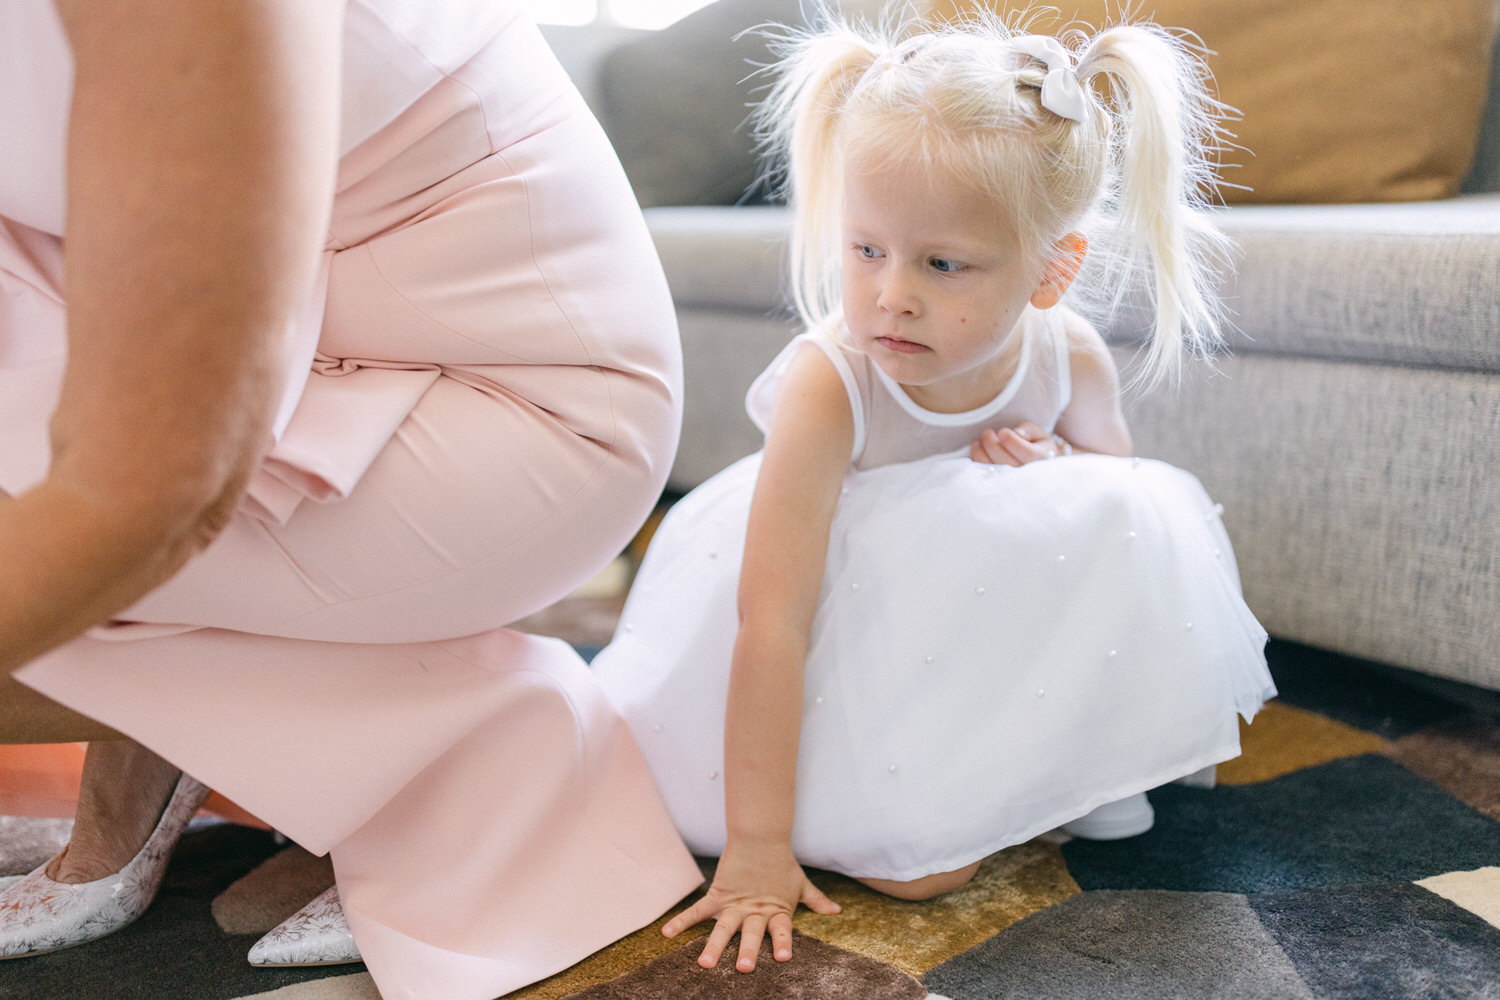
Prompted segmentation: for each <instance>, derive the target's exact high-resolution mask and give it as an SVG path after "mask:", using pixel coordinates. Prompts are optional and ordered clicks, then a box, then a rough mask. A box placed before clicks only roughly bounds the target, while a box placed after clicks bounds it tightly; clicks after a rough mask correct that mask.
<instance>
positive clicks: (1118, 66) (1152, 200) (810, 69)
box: [756, 11, 1227, 385]
mask: <svg viewBox="0 0 1500 1000" xmlns="http://www.w3.org/2000/svg"><path fill="white" fill-rule="evenodd" d="M816 20H817V21H818V24H817V25H816V26H815V27H814V28H812V29H809V30H807V31H802V32H797V31H788V32H785V33H784V34H782V35H780V36H779V37H778V38H776V39H775V40H774V41H773V48H774V51H776V53H777V54H778V55H779V56H780V57H781V59H780V62H779V63H777V64H775V65H773V66H772V67H769V71H770V72H773V73H774V74H775V82H774V84H773V85H772V88H771V90H770V93H769V94H768V96H767V97H766V99H765V100H764V101H763V102H762V103H761V104H760V106H759V108H758V109H757V111H756V122H757V125H758V129H759V135H760V137H761V140H762V142H763V149H764V151H765V153H766V154H767V159H768V162H769V163H770V164H771V169H772V172H773V174H774V173H776V172H779V171H782V170H784V171H785V173H784V177H783V178H782V179H783V182H784V187H785V189H786V191H787V194H788V197H789V200H790V202H791V205H792V209H793V213H794V223H793V227H792V242H791V265H792V267H791V276H790V280H791V294H792V300H793V304H794V305H795V307H796V309H797V311H798V313H799V314H800V315H801V318H802V319H803V321H804V322H806V323H808V324H809V325H810V326H813V327H819V326H823V325H825V324H826V323H827V322H828V321H829V320H830V318H831V317H836V316H837V315H838V314H839V309H840V307H839V294H840V266H841V265H840V262H841V259H842V254H841V248H842V236H841V230H842V224H841V221H840V215H841V210H842V203H843V173H844V165H845V163H846V162H847V161H848V159H850V158H851V156H852V155H854V154H858V156H859V157H860V159H861V161H862V162H871V158H874V162H875V163H876V164H877V166H878V164H880V163H881V162H886V163H919V164H921V163H936V164H941V165H942V166H944V167H945V168H947V169H949V170H951V171H953V172H954V173H955V174H956V175H957V176H958V177H959V178H960V179H961V180H962V181H964V182H966V183H968V184H970V185H971V186H973V187H974V188H975V189H977V190H979V191H982V192H987V193H988V194H989V196H990V197H991V198H992V199H993V200H994V202H995V204H997V205H1000V206H1003V207H1004V209H1005V210H1006V212H1007V214H1008V215H1009V217H1010V219H1011V221H1012V222H1013V224H1014V229H1015V232H1016V234H1017V236H1018V237H1019V239H1020V244H1021V253H1022V259H1023V261H1025V262H1026V264H1027V266H1029V267H1033V268H1035V269H1036V270H1037V273H1038V275H1039V276H1040V274H1041V269H1042V268H1043V267H1045V266H1046V265H1047V264H1049V263H1051V262H1052V260H1053V259H1054V257H1055V256H1056V255H1057V254H1058V253H1059V250H1058V241H1059V240H1060V239H1061V238H1062V237H1063V236H1065V235H1066V234H1068V233H1069V232H1072V231H1075V230H1076V231H1080V232H1083V233H1084V235H1085V236H1086V237H1087V238H1088V239H1089V242H1090V246H1091V253H1090V255H1089V260H1088V264H1087V266H1086V274H1085V276H1084V280H1082V281H1080V282H1077V283H1076V287H1078V289H1079V292H1080V293H1083V295H1082V298H1083V302H1082V303H1081V304H1082V305H1083V306H1084V307H1085V309H1088V308H1089V307H1090V306H1092V307H1095V308H1102V309H1112V308H1114V307H1116V306H1118V305H1119V304H1120V299H1121V297H1122V296H1123V295H1125V294H1126V291H1127V289H1128V288H1129V287H1131V284H1132V282H1133V281H1137V280H1139V279H1140V278H1141V277H1144V278H1145V281H1144V284H1145V286H1146V290H1147V293H1148V294H1149V296H1150V299H1151V301H1152V303H1153V305H1154V306H1155V313H1156V321H1155V328H1154V331H1153V334H1152V337H1151V346H1150V350H1149V352H1148V355H1147V357H1146V360H1145V364H1144V367H1143V371H1142V372H1141V373H1140V376H1139V379H1140V381H1142V382H1144V383H1146V384H1148V385H1149V384H1153V383H1155V382H1156V381H1157V380H1159V379H1160V378H1161V377H1162V376H1163V375H1172V376H1175V375H1176V373H1177V372H1178V370H1179V368H1180V363H1181V357H1182V354H1183V350H1184V347H1186V348H1187V349H1188V350H1189V351H1190V352H1191V353H1193V354H1195V355H1202V356H1207V355H1209V354H1211V353H1212V352H1213V351H1214V350H1215V349H1217V348H1218V347H1219V345H1220V344H1221V342H1222V341H1221V335H1220V332H1219V326H1220V316H1219V305H1218V299H1217V296H1216V295H1215V293H1214V286H1215V285H1216V283H1217V279H1218V273H1219V270H1220V268H1221V267H1222V266H1223V264H1224V262H1225V261H1226V259H1227V241H1226V240H1225V239H1224V237H1223V236H1222V235H1221V234H1220V233H1219V231H1218V230H1217V228H1216V227H1215V226H1214V225H1213V224H1212V222H1211V221H1210V220H1209V219H1208V218H1207V217H1206V215H1205V213H1204V212H1203V211H1202V209H1203V208H1204V207H1205V203H1206V201H1207V197H1208V193H1210V192H1212V190H1213V185H1214V177H1213V172H1212V170H1211V168H1210V165H1209V160H1208V153H1210V152H1211V151H1212V150H1213V149H1214V148H1215V145H1216V141H1217V136H1218V134H1219V133H1218V129H1219V122H1220V120H1221V116H1222V110H1223V109H1222V106H1221V105H1219V104H1218V103H1217V102H1216V101H1215V100H1214V99H1213V98H1212V97H1211V96H1210V95H1209V93H1208V89H1207V86H1206V83H1207V70H1206V68H1205V67H1204V66H1203V64H1202V62H1201V60H1199V59H1198V58H1197V57H1196V56H1195V54H1194V53H1193V51H1192V50H1191V49H1190V48H1189V47H1188V46H1187V45H1186V44H1185V43H1184V42H1182V41H1181V40H1180V39H1178V38H1177V37H1176V36H1174V35H1172V34H1170V33H1168V32H1167V31H1166V30H1165V29H1163V28H1160V27H1158V26H1156V25H1154V24H1123V25H1118V26H1115V27H1112V28H1108V29H1105V30H1103V31H1100V32H1098V33H1096V34H1093V35H1089V34H1087V33H1085V32H1083V31H1071V32H1068V33H1067V34H1066V35H1065V36H1063V37H1062V38H1060V39H1059V41H1060V42H1061V43H1062V44H1063V45H1064V47H1065V48H1066V49H1067V51H1068V53H1069V55H1070V56H1071V57H1072V59H1074V60H1076V67H1075V68H1074V69H1073V70H1065V72H1075V73H1076V77H1077V80H1078V83H1079V85H1080V87H1081V89H1082V92H1083V95H1084V102H1083V110H1082V113H1081V118H1082V120H1081V121H1075V120H1073V119H1071V118H1065V117H1062V116H1061V115H1060V114H1058V113H1055V112H1054V111H1052V110H1049V109H1048V108H1047V107H1045V106H1044V105H1043V103H1042V98H1041V88H1042V84H1043V80H1044V79H1045V77H1046V76H1047V67H1046V66H1044V65H1043V64H1042V62H1041V60H1039V59H1038V58H1036V57H1034V56H1032V55H1030V54H1028V53H1027V52H1025V51H1023V50H1022V49H1021V48H1020V47H1018V46H1017V44H1016V43H1015V39H1017V38H1018V37H1020V36H1021V34H1022V33H1021V32H1020V31H1017V30H1013V29H1011V28H1009V27H1007V26H1006V25H1005V24H1004V23H1003V22H1002V21H1000V20H999V19H998V18H997V17H995V16H993V15H989V14H979V15H976V16H974V17H972V18H971V19H968V20H966V21H963V22H954V23H948V24H941V25H931V24H922V23H920V22H918V21H915V20H913V19H907V20H905V21H896V20H895V19H893V18H888V19H887V20H886V21H884V22H883V23H880V24H877V25H870V24H865V23H860V24H854V23H850V22H848V21H846V20H844V19H842V18H839V17H837V16H834V15H830V14H829V13H827V12H826V11H824V12H821V13H820V14H819V15H817V16H816ZM1098 76H1106V77H1108V78H1109V80H1110V95H1109V96H1108V97H1107V98H1105V97H1101V95H1100V94H1099V93H1098V91H1097V90H1096V88H1095V86H1094V79H1095V77H1098ZM1090 286H1092V288H1090ZM1079 298H1080V296H1079V295H1078V294H1073V295H1070V301H1074V302H1075V303H1078V302H1079Z"/></svg>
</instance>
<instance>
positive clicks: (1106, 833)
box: [1063, 792, 1156, 840]
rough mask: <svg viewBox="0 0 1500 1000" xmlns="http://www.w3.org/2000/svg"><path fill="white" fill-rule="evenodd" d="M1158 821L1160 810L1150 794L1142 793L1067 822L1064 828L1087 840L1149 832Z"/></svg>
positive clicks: (1132, 835)
mask: <svg viewBox="0 0 1500 1000" xmlns="http://www.w3.org/2000/svg"><path fill="white" fill-rule="evenodd" d="M1155 823H1156V810H1155V809H1152V808H1151V802H1150V801H1149V800H1148V799H1147V798H1146V793H1145V792H1138V793H1136V794H1135V795H1131V796H1128V797H1126V798H1123V799H1120V800H1119V801H1118V802H1106V803H1105V804H1104V805H1102V806H1100V807H1099V808H1097V809H1094V810H1092V811H1090V812H1087V813H1084V814H1083V815H1082V816H1080V817H1078V818H1077V819H1075V820H1074V821H1073V822H1071V823H1064V824H1063V830H1064V831H1066V832H1068V833H1071V834H1072V835H1073V836H1075V837H1081V838H1083V839H1084V840H1124V839H1125V838H1126V837H1135V836H1138V835H1140V834H1142V833H1145V832H1146V831H1147V830H1149V829H1151V827H1152V825H1154V824H1155Z"/></svg>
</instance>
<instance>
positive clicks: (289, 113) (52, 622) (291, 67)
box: [0, 0, 343, 674]
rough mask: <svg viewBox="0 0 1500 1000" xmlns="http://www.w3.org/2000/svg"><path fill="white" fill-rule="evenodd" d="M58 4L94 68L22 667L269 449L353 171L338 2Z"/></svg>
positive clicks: (215, 514) (181, 534) (75, 113)
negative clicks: (347, 163) (342, 115)
mask: <svg viewBox="0 0 1500 1000" xmlns="http://www.w3.org/2000/svg"><path fill="white" fill-rule="evenodd" d="M57 8H58V11H59V13H60V14H61V16H62V20H63V24H64V27H65V28H66V30H67V33H68V37H69V40H70V42H71V44H72V47H73V53H74V59H75V66H76V74H75V85H74V93H73V105H72V113H71V119H70V126H69V137H68V158H67V159H68V177H67V191H68V216H67V218H68V222H67V230H66V233H65V234H64V254H65V268H66V276H67V300H68V352H69V353H68V368H67V372H66V374H65V377H64V381H63V387H62V395H61V400H60V403H59V406H58V410H57V412H56V414H55V415H54V417H53V422H52V450H53V457H52V464H51V468H50V471H49V472H48V475H47V478H46V479H45V480H44V481H43V482H42V483H41V484H39V485H38V486H37V487H36V488H34V489H32V490H29V491H27V492H26V493H24V494H22V495H20V496H17V497H16V498H14V500H13V501H12V502H7V503H3V504H0V564H3V565H4V566H5V570H4V572H3V573H0V670H4V671H5V672H6V673H7V674H8V673H9V672H11V671H13V670H14V669H16V668H17V667H19V666H21V665H22V664H23V663H25V662H26V661H27V660H28V659H30V658H32V657H34V656H36V655H37V654H39V653H41V652H43V651H45V650H46V649H48V648H50V647H52V646H54V645H56V644H57V643H60V642H62V641H65V640H67V639H69V638H71V637H72V636H74V635H77V634H78V633H79V632H81V631H82V630H84V629H85V628H88V627H89V626H91V625H93V624H96V623H97V622H99V621H101V620H103V619H105V618H107V617H108V616H109V615H110V614H112V613H114V612H116V611H118V610H120V609H121V608H123V607H125V606H127V605H128V604H130V603H131V602H132V601H134V600H135V599H137V598H139V597H140V596H141V595H143V594H144V593H146V592H147V591H148V590H150V589H151V588H152V587H154V586H156V585H157V584H159V583H160V582H162V581H163V580H165V579H166V578H167V577H168V576H170V575H171V574H172V573H173V572H175V571H176V570H177V569H178V568H179V567H180V566H181V565H182V563H183V562H185V561H186V560H187V559H188V558H189V557H190V556H191V555H192V554H193V553H194V552H196V551H198V550H200V549H201V548H202V547H203V546H204V545H206V544H207V543H208V541H209V540H210V539H212V538H213V536H214V535H215V534H216V533H217V531H218V530H219V529H220V528H221V527H222V526H223V524H224V523H225V521H226V520H227V519H228V517H229V515H230V513H231V512H232V510H233V508H234V505H235V503H236V501H237V500H238V498H239V495H240V493H241V492H242V491H243V489H244V484H245V481H246V479H247V478H248V476H249V474H250V472H251V471H252V470H253V469H254V467H255V465H256V463H257V462H258V461H259V459H260V457H261V454H262V453H263V452H264V450H265V448H266V447H267V446H268V444H269V428H270V422H271V419H272V417H273V409H274V407H275V405H276V403H277V401H278V397H279V392H280V388H281V382H282V380H283V379H284V377H285V375H286V372H285V365H286V362H285V360H284V352H285V351H286V349H287V346H288V345H287V344H286V343H285V340H286V336H287V332H288V327H289V320H290V319H291V317H292V316H293V315H294V313H295V311H296V309H297V308H298V306H299V304H300V302H301V301H302V299H303V298H304V296H305V295H306V294H307V292H308V290H309V288H310V285H311V282H312V279H313V276H314V274H315V273H316V267H317V259H318V254H319V252H320V251H321V249H322V245H323V242H324V240H325V238H326V232H327V225H328V217H329V213H330V205H331V200H332V191H333V183H334V173H335V170H336V168H337V136H338V124H337V119H338V85H339V41H340V35H341V16H342V8H343V5H342V3H340V2H339V0H220V2H216V3H212V4H194V3H186V4H185V3H180V2H178V0H118V2H115V3H109V4H98V3H92V2H89V0H57ZM0 169H3V168H0Z"/></svg>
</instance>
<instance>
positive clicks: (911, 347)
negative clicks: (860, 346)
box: [875, 337, 928, 354]
mask: <svg viewBox="0 0 1500 1000" xmlns="http://www.w3.org/2000/svg"><path fill="white" fill-rule="evenodd" d="M875 343H877V344H879V345H880V346H881V347H884V348H885V349H886V350H888V351H895V352H896V353H897V354H921V353H922V352H924V351H926V350H928V348H927V347H926V346H925V345H923V344H918V343H916V342H915V341H911V340H902V339H901V338H900V337H876V338H875Z"/></svg>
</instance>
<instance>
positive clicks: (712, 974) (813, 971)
mask: <svg viewBox="0 0 1500 1000" xmlns="http://www.w3.org/2000/svg"><path fill="white" fill-rule="evenodd" d="M701 950H702V947H701V946H700V945H699V944H698V943H697V942H696V941H695V942H691V943H689V944H687V945H684V946H682V947H679V948H678V949H677V950H676V951H674V952H672V953H670V954H667V955H663V956H662V957H660V958H658V959H656V960H655V961H652V962H650V963H648V964H647V965H645V966H643V967H641V968H639V969H636V970H635V971H633V972H630V973H627V974H626V975H623V976H621V977H619V978H618V979H615V980H612V981H610V982H607V983H600V984H598V985H595V986H591V987H589V988H588V989H586V990H584V991H582V992H581V993H576V994H573V998H574V1000H829V998H832V997H851V998H853V997H857V998H859V1000H923V998H924V997H926V996H927V990H926V989H925V988H924V987H923V986H922V984H921V983H919V982H917V981H916V980H915V979H913V978H911V977H910V976H908V975H905V974H904V973H902V972H899V971H897V970H896V969H893V968H891V967H890V966H887V965H882V964H881V963H879V962H876V961H872V960H871V959H869V958H866V957H864V956H863V955H856V954H854V953H853V952H849V951H845V950H843V949H842V948H835V947H834V946H832V945H830V944H827V943H825V942H822V941H819V940H817V939H816V938H810V937H807V936H806V935H803V934H796V933H795V932H794V940H793V942H792V950H793V953H794V956H795V957H794V958H793V960H792V961H790V962H776V961H773V960H772V959H771V957H770V956H771V951H770V947H769V946H768V945H762V948H761V958H760V962H759V963H758V964H757V965H756V967H755V971H754V972H752V973H742V972H736V971H735V968H734V963H733V962H732V961H729V960H721V961H720V962H719V965H718V967H717V968H714V969H704V968H701V967H700V966H699V965H698V961H697V959H698V953H699V952H700V951H701ZM516 995H517V996H524V995H525V994H516Z"/></svg>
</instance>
